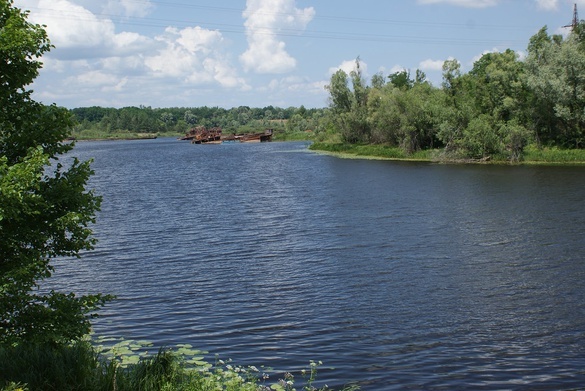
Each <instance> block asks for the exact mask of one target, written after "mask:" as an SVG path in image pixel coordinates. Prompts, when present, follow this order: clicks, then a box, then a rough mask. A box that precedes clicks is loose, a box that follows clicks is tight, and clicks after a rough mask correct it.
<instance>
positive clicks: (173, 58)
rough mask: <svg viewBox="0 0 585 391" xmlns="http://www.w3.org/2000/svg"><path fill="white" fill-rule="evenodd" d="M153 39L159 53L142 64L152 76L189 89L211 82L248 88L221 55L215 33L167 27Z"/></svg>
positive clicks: (188, 28) (218, 36)
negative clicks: (156, 43)
mask: <svg viewBox="0 0 585 391" xmlns="http://www.w3.org/2000/svg"><path fill="white" fill-rule="evenodd" d="M156 39H157V40H158V41H159V42H161V44H162V47H161V49H159V50H158V52H157V53H156V54H155V55H152V56H148V57H146V58H145V61H144V63H145V65H146V66H147V67H148V69H149V70H150V72H152V74H153V75H154V76H157V77H161V78H175V79H179V80H181V81H184V82H186V83H189V84H192V85H202V84H210V83H214V82H215V83H218V84H219V85H221V86H223V87H240V88H243V89H246V88H248V87H247V85H246V82H245V80H244V79H242V78H240V77H237V76H236V75H237V71H236V69H234V68H233V67H232V66H231V65H229V64H230V62H229V59H227V58H226V56H225V55H224V54H223V52H222V46H223V42H224V39H223V36H222V34H221V33H220V32H219V31H216V30H207V29H203V28H201V27H199V26H197V27H187V28H184V29H182V30H178V29H176V28H173V27H168V28H167V29H166V30H165V34H163V35H161V36H158V37H156Z"/></svg>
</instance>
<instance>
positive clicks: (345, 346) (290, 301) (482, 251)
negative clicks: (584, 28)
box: [53, 139, 585, 390]
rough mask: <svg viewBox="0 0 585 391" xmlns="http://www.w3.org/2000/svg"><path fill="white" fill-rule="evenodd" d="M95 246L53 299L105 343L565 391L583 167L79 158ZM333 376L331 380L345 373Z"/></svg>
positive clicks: (219, 150)
mask: <svg viewBox="0 0 585 391" xmlns="http://www.w3.org/2000/svg"><path fill="white" fill-rule="evenodd" d="M75 154H76V155H78V156H80V157H81V158H83V159H86V158H89V157H94V158H95V163H94V165H93V167H94V169H95V171H96V175H95V177H94V178H93V179H92V186H93V187H95V188H96V190H97V192H98V193H100V194H103V196H104V202H103V207H102V212H101V213H100V214H99V216H98V223H97V225H96V227H95V231H96V235H97V237H98V238H99V240H100V242H99V245H98V247H97V248H96V250H95V251H93V252H90V253H87V254H84V256H83V259H82V261H81V262H78V263H75V264H72V263H70V262H62V264H61V265H59V266H60V267H59V271H58V273H57V276H56V278H55V280H54V282H53V283H54V284H58V285H60V286H63V287H65V288H66V289H75V290H77V291H102V292H108V293H114V294H116V295H118V297H119V299H118V300H117V301H116V302H114V303H112V304H111V305H109V306H108V308H107V309H106V310H105V311H104V314H105V316H104V317H103V318H101V319H100V320H98V322H97V323H96V332H97V333H98V334H106V335H115V336H123V337H126V338H131V339H147V340H151V341H154V342H155V343H157V344H161V345H172V344H176V343H191V344H192V345H194V346H196V347H198V348H201V349H205V350H208V351H210V352H211V353H210V355H213V354H219V355H220V356H221V357H224V358H228V357H229V358H233V359H234V360H235V361H237V362H238V363H241V364H244V365H246V364H254V365H259V364H266V365H269V366H272V367H274V368H278V369H292V370H298V369H300V368H301V367H305V366H306V365H307V363H308V361H309V360H310V359H316V360H322V361H324V362H325V366H326V367H327V368H330V369H326V370H323V371H321V373H320V375H319V379H321V380H322V381H323V382H324V383H327V384H329V385H339V384H344V383H348V382H350V381H355V382H359V383H360V384H361V385H362V389H371V390H378V389H395V390H404V389H425V390H429V389H433V390H442V389H444V390H452V389H478V390H482V389H485V390H492V389H530V390H534V389H542V390H548V389H550V390H553V389H570V388H578V387H581V386H582V384H584V381H585V373H584V370H583V368H584V367H585V365H584V364H585V343H584V342H583V340H584V339H583V337H584V335H583V334H584V332H585V313H584V310H585V300H584V299H585V287H584V282H583V281H584V277H585V275H584V274H585V262H584V261H585V260H584V257H583V255H582V254H583V252H582V247H583V246H582V245H583V237H584V235H583V234H584V233H585V228H584V227H585V226H584V223H585V216H584V213H583V200H585V170H584V169H582V168H579V167H496V166H448V165H436V164H427V163H397V162H383V161H359V160H342V159H336V158H333V157H330V156H322V155H318V154H313V153H310V152H308V151H306V144H304V143H269V144H230V145H216V146H205V145H203V146H194V145H190V144H187V143H181V142H178V141H175V140H165V139H162V140H153V141H139V142H116V143H102V142H92V143H80V144H78V146H77V147H76V149H75ZM333 368H334V369H333Z"/></svg>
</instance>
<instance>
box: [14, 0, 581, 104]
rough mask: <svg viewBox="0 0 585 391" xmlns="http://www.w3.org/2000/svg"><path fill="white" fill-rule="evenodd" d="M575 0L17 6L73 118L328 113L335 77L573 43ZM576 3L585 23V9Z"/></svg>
mask: <svg viewBox="0 0 585 391" xmlns="http://www.w3.org/2000/svg"><path fill="white" fill-rule="evenodd" d="M574 3H575V0H361V1H356V0H335V1H334V0H319V1H317V0H198V1H188V0H102V1H95V0H15V5H16V6H18V7H20V8H23V9H28V10H30V17H29V18H30V20H31V21H33V22H35V23H40V24H44V25H46V26H47V31H48V34H49V38H50V39H51V41H52V43H53V44H54V45H55V46H56V48H55V49H53V50H52V51H51V52H50V53H49V54H47V55H46V56H45V57H44V58H43V62H44V64H45V66H44V68H43V70H42V71H41V75H40V76H39V78H38V79H37V80H36V81H35V83H34V85H33V86H32V88H33V89H34V91H35V94H34V97H35V99H36V100H39V101H42V102H43V103H47V104H49V103H56V104H58V105H60V106H65V107H68V108H74V107H84V106H94V105H97V106H103V107H124V106H139V105H144V106H151V107H197V106H219V107H225V108H230V107H237V106H251V107H265V106H269V105H273V106H280V107H289V106H300V105H304V106H305V107H325V106H327V104H328V101H327V97H328V95H327V91H326V90H325V89H324V86H325V85H326V84H327V83H328V82H329V78H330V76H331V74H332V73H333V72H334V71H335V70H337V69H339V68H342V69H344V70H346V71H348V72H349V71H350V70H351V69H352V67H353V65H354V63H355V59H356V58H357V57H358V56H359V57H360V59H361V61H362V66H363V70H364V73H365V75H366V76H367V77H368V79H369V78H370V77H371V76H372V75H374V74H376V73H378V72H382V73H383V74H384V75H385V76H387V75H389V74H391V73H393V72H396V71H399V70H402V69H407V70H410V71H411V72H412V74H414V72H415V70H416V69H421V70H423V71H424V72H425V73H426V74H427V77H428V79H429V80H430V81H431V82H432V83H433V84H435V85H439V84H440V82H441V65H442V63H443V61H445V60H446V59H452V58H455V59H457V60H458V61H459V62H460V63H461V65H462V69H463V71H468V70H469V69H471V67H472V65H473V62H474V61H475V60H477V59H478V58H479V57H480V56H481V55H482V54H483V53H486V52H491V51H504V50H506V49H508V48H510V49H513V50H515V51H517V52H518V53H519V55H520V56H522V55H523V54H524V52H525V49H526V47H527V45H528V40H529V39H530V37H531V36H532V35H534V34H535V33H536V32H537V31H538V30H539V29H540V28H541V27H543V26H545V25H546V26H548V28H549V32H550V33H566V32H567V31H568V30H567V29H563V28H562V26H564V25H567V24H569V23H570V22H571V20H572V16H573V4H574ZM576 3H577V4H578V6H579V7H580V9H582V10H583V12H584V13H585V0H577V1H576Z"/></svg>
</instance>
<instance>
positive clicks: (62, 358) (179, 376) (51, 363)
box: [0, 341, 357, 391]
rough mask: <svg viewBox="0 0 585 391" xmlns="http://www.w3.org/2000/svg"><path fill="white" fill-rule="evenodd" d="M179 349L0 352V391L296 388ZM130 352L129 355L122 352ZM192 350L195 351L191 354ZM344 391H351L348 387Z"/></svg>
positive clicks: (287, 379) (288, 379) (82, 345)
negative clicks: (151, 351)
mask: <svg viewBox="0 0 585 391" xmlns="http://www.w3.org/2000/svg"><path fill="white" fill-rule="evenodd" d="M182 349H184V348H181V349H178V350H176V351H175V350H170V349H160V350H158V352H157V353H156V354H154V355H147V356H143V357H141V358H140V359H137V360H129V361H126V362H135V363H133V364H124V360H121V359H120V357H119V356H116V355H115V354H114V355H107V354H106V355H104V354H101V353H99V352H98V350H99V349H97V348H96V347H94V346H93V345H92V344H91V343H90V342H89V341H82V342H76V343H74V344H72V345H70V346H17V347H4V348H0V390H2V391H57V390H58V391H78V390H79V391H82V390H83V391H217V390H225V391H264V390H284V391H292V390H294V389H295V388H294V387H295V386H296V385H295V383H294V376H293V375H292V374H290V373H288V372H287V373H286V374H285V375H284V376H283V377H282V378H281V379H278V380H277V381H273V380H271V379H270V378H269V375H267V374H266V373H264V372H262V371H260V370H258V369H257V368H256V367H254V366H250V367H241V366H236V365H234V364H232V363H231V362H227V363H226V362H224V361H222V360H217V361H216V362H215V363H214V364H210V363H208V362H206V361H202V360H200V358H199V357H196V359H191V360H188V359H187V358H186V356H185V355H184V354H181V350H182ZM127 352H129V354H134V352H131V351H130V350H127ZM192 352H197V351H192ZM317 367H318V365H317V364H315V363H314V362H311V364H310V376H309V377H308V380H306V383H305V384H304V385H302V384H301V385H300V386H302V388H299V389H302V390H306V391H317V390H325V389H327V387H326V386H325V387H323V388H316V387H315V386H313V383H314V382H315V377H316V373H317ZM344 389H345V390H355V389H357V387H355V386H348V387H346V388H344Z"/></svg>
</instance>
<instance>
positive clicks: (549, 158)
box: [524, 146, 585, 164]
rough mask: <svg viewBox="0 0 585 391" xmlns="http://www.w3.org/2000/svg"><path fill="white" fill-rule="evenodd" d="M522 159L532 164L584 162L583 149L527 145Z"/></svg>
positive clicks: (584, 152) (584, 150)
mask: <svg viewBox="0 0 585 391" xmlns="http://www.w3.org/2000/svg"><path fill="white" fill-rule="evenodd" d="M524 161H525V162H527V163H533V164H543V163H553V164H554V163H559V164H585V149H559V148H556V147H555V148H537V147H535V146H528V147H527V148H526V149H525V150H524Z"/></svg>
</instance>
